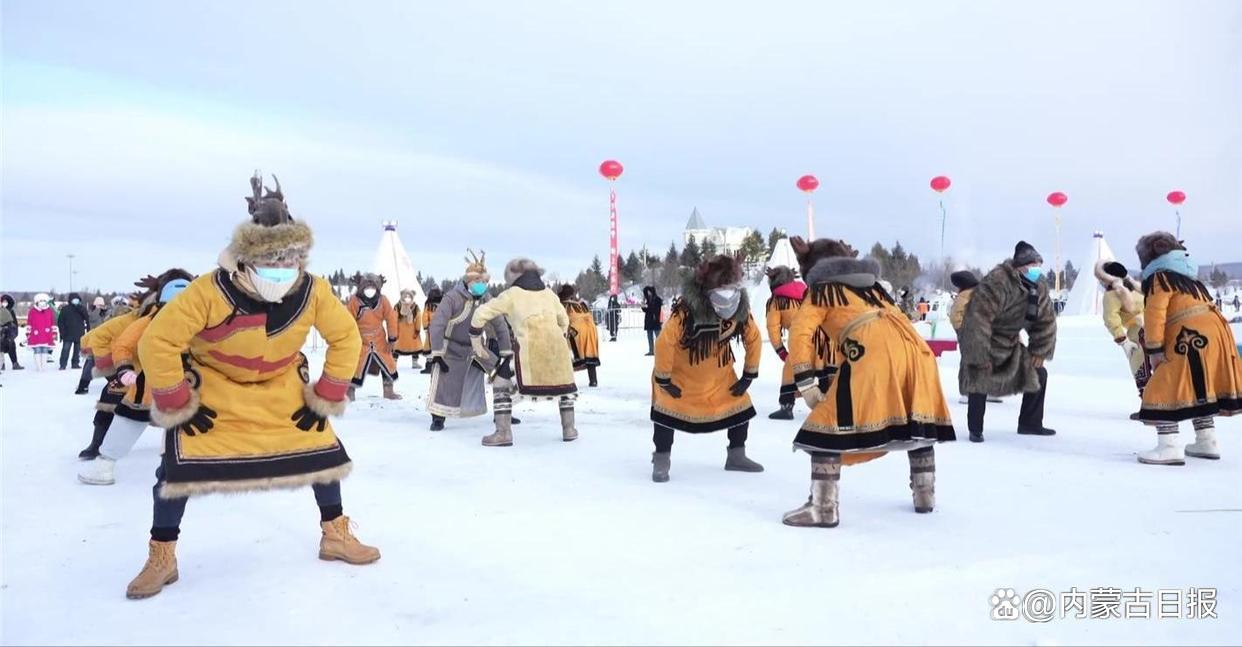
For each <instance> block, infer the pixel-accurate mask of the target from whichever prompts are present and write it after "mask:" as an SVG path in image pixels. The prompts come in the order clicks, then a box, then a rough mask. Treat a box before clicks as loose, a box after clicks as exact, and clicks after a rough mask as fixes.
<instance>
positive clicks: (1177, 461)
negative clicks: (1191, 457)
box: [1138, 423, 1186, 465]
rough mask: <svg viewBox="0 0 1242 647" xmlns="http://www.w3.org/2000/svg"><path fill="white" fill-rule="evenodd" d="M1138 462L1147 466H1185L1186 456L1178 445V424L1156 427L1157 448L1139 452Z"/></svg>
mask: <svg viewBox="0 0 1242 647" xmlns="http://www.w3.org/2000/svg"><path fill="white" fill-rule="evenodd" d="M1138 460H1139V462H1140V463H1145V464H1147V465H1185V464H1186V455H1185V454H1184V453H1183V452H1182V448H1181V446H1180V445H1178V444H1177V423H1172V424H1169V425H1165V424H1162V425H1158V426H1157V427H1156V447H1155V449H1149V450H1147V451H1145V452H1139V454H1138Z"/></svg>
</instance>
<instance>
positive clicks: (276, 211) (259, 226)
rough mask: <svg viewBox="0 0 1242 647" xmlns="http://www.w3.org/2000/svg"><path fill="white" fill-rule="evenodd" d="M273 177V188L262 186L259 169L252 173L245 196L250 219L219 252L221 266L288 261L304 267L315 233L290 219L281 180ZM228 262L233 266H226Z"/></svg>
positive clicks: (287, 262) (273, 263)
mask: <svg viewBox="0 0 1242 647" xmlns="http://www.w3.org/2000/svg"><path fill="white" fill-rule="evenodd" d="M272 180H273V181H274V182H275V184H276V188H275V189H274V190H273V189H269V188H267V187H265V186H263V175H262V174H261V173H260V172H259V171H255V172H254V175H253V176H251V178H250V195H249V196H247V197H246V207H247V209H246V210H247V211H248V212H249V213H250V220H249V221H247V222H243V223H242V224H240V225H238V226H237V229H236V230H234V231H233V240H232V241H231V242H230V243H229V246H228V249H226V250H225V254H223V255H221V265H224V266H225V267H226V269H229V270H236V269H238V267H239V266H241V265H251V266H264V265H287V264H289V263H297V264H298V266H299V267H305V266H306V262H307V256H308V255H309V253H310V248H311V246H312V245H313V244H314V236H313V235H312V234H311V230H310V227H308V226H306V224H305V223H302V222H297V221H295V220H294V219H293V216H292V215H290V213H289V206H288V205H287V204H286V203H285V194H284V192H283V191H282V190H281V188H280V180H279V179H277V178H276V176H275V175H273V176H272ZM230 264H231V265H233V266H234V267H229V265H230Z"/></svg>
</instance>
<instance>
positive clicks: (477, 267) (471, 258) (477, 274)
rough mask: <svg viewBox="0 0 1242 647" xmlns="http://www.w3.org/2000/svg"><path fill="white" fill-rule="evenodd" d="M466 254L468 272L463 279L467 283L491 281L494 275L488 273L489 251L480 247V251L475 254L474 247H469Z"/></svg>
mask: <svg viewBox="0 0 1242 647" xmlns="http://www.w3.org/2000/svg"><path fill="white" fill-rule="evenodd" d="M466 254H467V256H466V272H465V273H464V274H463V275H462V279H464V280H465V281H466V283H474V282H476V281H483V282H484V283H487V282H489V281H491V279H492V277H491V275H490V274H488V273H487V262H486V261H487V252H485V251H483V250H481V249H480V250H479V253H478V254H475V253H474V250H473V249H467V250H466Z"/></svg>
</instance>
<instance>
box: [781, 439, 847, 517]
mask: <svg viewBox="0 0 1242 647" xmlns="http://www.w3.org/2000/svg"><path fill="white" fill-rule="evenodd" d="M840 479H841V455H840V454H811V497H810V499H808V500H807V502H806V503H805V504H803V505H802V507H800V508H798V509H796V510H790V511H789V512H786V513H785V517H784V518H783V519H782V521H784V523H785V525H786V526H802V527H811V528H835V527H836V526H837V524H838V523H840V517H839V516H838V512H837V501H838V498H837V497H838V492H839V491H838V487H837V486H838V481H839V480H840Z"/></svg>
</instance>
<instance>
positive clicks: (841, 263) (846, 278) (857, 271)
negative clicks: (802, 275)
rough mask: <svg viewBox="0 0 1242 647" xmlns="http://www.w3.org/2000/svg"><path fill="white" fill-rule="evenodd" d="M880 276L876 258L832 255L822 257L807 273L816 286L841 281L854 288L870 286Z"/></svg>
mask: <svg viewBox="0 0 1242 647" xmlns="http://www.w3.org/2000/svg"><path fill="white" fill-rule="evenodd" d="M879 278H880V263H879V262H878V261H876V260H875V259H874V258H853V257H849V256H830V257H827V258H821V259H819V260H818V261H816V262H815V264H814V265H813V266H811V268H810V270H809V271H808V272H807V273H806V282H807V283H808V284H809V285H812V286H815V285H820V284H822V283H840V284H842V285H846V286H849V287H854V288H869V287H871V286H873V285H875V283H876V281H878V280H879Z"/></svg>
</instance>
